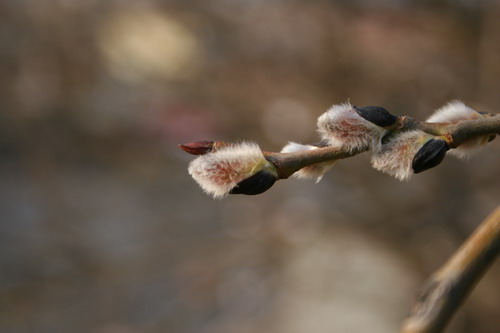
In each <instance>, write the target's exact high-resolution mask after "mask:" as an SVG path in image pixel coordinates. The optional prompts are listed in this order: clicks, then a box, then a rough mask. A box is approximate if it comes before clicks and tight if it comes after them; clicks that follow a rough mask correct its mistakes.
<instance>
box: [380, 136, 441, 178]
mask: <svg viewBox="0 0 500 333" xmlns="http://www.w3.org/2000/svg"><path fill="white" fill-rule="evenodd" d="M432 138H433V136H432V135H429V134H427V133H425V132H422V131H418V130H417V131H409V132H403V133H401V134H397V135H396V136H394V137H393V138H390V139H389V140H388V142H386V143H384V144H382V145H381V146H380V147H379V148H378V149H376V150H374V152H373V155H372V166H373V167H374V168H375V169H377V170H379V171H382V172H385V173H387V174H389V175H391V176H394V177H396V178H397V179H399V180H409V179H410V178H411V176H412V175H413V169H412V162H413V158H414V156H415V154H416V153H417V152H418V150H419V149H420V148H421V147H422V146H423V145H424V144H425V143H426V142H427V141H429V140H430V139H432Z"/></svg>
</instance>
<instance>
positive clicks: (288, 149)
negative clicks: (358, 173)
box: [281, 142, 337, 183]
mask: <svg viewBox="0 0 500 333" xmlns="http://www.w3.org/2000/svg"><path fill="white" fill-rule="evenodd" d="M314 149H318V147H316V146H313V145H304V144H300V143H296V142H288V144H287V145H286V146H284V147H283V149H281V152H282V153H294V152H299V151H309V150H314ZM335 163H337V160H333V161H328V162H320V163H316V164H313V165H309V166H306V167H304V168H302V169H300V170H299V171H297V172H295V173H294V174H293V175H292V177H295V178H300V179H313V180H315V181H316V183H318V182H319V181H320V180H321V178H323V175H324V174H325V173H326V172H327V171H328V170H330V169H331V168H332V167H333V165H334V164H335Z"/></svg>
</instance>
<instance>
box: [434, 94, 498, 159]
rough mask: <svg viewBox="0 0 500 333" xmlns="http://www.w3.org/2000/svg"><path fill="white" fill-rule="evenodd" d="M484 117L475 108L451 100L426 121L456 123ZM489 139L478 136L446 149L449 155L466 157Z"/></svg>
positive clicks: (479, 148)
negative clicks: (453, 147)
mask: <svg viewBox="0 0 500 333" xmlns="http://www.w3.org/2000/svg"><path fill="white" fill-rule="evenodd" d="M482 117H484V116H483V115H482V114H480V113H479V112H477V111H476V110H474V109H472V108H470V107H468V106H466V105H465V104H464V103H462V102H460V101H451V102H449V103H448V104H446V105H445V106H443V107H442V108H440V109H438V110H436V111H435V112H434V114H432V116H430V117H429V118H428V119H427V120H426V121H427V122H429V123H452V124H453V123H458V122H461V121H464V120H473V119H479V118H482ZM488 141H489V136H488V135H486V136H480V137H477V138H473V139H469V140H466V141H465V142H463V143H462V144H461V145H460V146H459V147H457V148H455V149H451V150H449V151H448V153H449V154H450V155H453V156H455V157H458V158H461V159H467V158H469V157H470V156H472V155H473V154H474V153H476V152H478V151H479V150H481V148H482V147H484V146H485V145H486V144H487V143H488Z"/></svg>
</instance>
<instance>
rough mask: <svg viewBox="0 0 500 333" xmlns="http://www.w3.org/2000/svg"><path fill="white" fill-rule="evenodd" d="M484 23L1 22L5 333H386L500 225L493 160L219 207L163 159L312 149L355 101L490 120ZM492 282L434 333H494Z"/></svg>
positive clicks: (280, 11) (496, 56)
mask: <svg viewBox="0 0 500 333" xmlns="http://www.w3.org/2000/svg"><path fill="white" fill-rule="evenodd" d="M499 15H500V7H499V6H498V5H496V4H495V2H494V1H479V2H476V1H466V0H462V1H458V0H456V1H451V0H450V1H416V0H415V1H395V0H393V1H390V0H387V1H379V2H376V1H367V0H366V1H361V0H358V1H278V0H274V1H270V0H269V1H262V0H211V1H205V0H197V1H194V0H193V1H185V0H178V1H159V0H158V1H97V0H93V1H92V0H87V1H77V0H59V1H55V0H54V1H49V0H47V1H36V0H32V1H27V0H24V1H23V0H5V1H2V2H0V98H1V113H0V331H1V332H6V333H25V332H26V333H27V332H47V333H49V332H50V333H58V332H74V333H79V332H95V333H139V332H141V333H142V332H144V333H153V332H196V333H198V332H202V333H212V332H213V333H233V332H234V333H240V332H242V333H246V332H271V333H295V332H297V333H299V332H300V333H303V332H315V333H322V332H354V333H356V332H374V333H378V332H380V333H382V332H384V333H385V332H396V331H397V330H398V327H399V324H400V322H401V320H402V319H403V317H404V315H405V313H406V311H407V309H408V306H409V304H410V303H411V300H412V298H413V297H414V295H415V293H416V291H417V289H418V287H419V286H420V284H421V283H422V281H423V279H424V278H425V277H426V276H427V275H428V274H430V273H431V272H432V271H433V270H434V269H436V268H437V267H438V266H439V265H441V264H442V263H443V261H444V260H446V258H447V257H448V256H449V255H450V254H451V253H452V252H453V251H454V250H455V249H456V247H457V246H458V245H459V244H460V243H461V242H462V241H463V239H464V238H465V237H466V236H467V235H468V234H469V233H470V232H471V231H472V230H473V229H474V227H475V226H476V225H477V224H478V223H479V222H480V221H481V220H482V219H483V218H484V217H486V216H487V215H488V213H489V212H490V211H491V210H492V209H493V208H494V207H496V206H497V205H498V204H499V203H500V186H499V185H500V177H499V176H500V172H499V170H500V168H499V166H500V140H498V139H497V140H496V141H494V142H493V143H491V144H490V146H489V147H488V148H487V149H485V150H484V151H483V152H481V153H479V154H478V155H477V156H475V157H474V158H472V159H471V160H469V161H466V162H464V161H460V160H456V159H453V158H451V157H450V158H447V159H446V160H445V161H444V163H443V164H442V165H441V166H439V167H438V168H436V169H432V170H430V171H428V172H426V173H424V174H421V175H417V176H415V177H413V179H412V181H411V182H408V183H401V182H398V181H397V180H395V179H393V178H390V177H389V176H386V175H384V174H381V173H378V172H376V171H374V170H373V169H372V168H371V167H370V165H369V154H363V155H360V156H357V157H355V158H351V159H348V160H345V161H343V162H341V163H339V164H338V166H336V167H335V169H334V170H332V171H331V172H330V173H329V174H328V175H326V176H325V177H324V179H323V180H322V181H321V182H320V183H319V184H314V183H313V182H306V181H298V180H287V181H280V182H278V183H277V184H276V185H275V186H274V187H273V188H272V189H271V190H269V191H268V192H266V193H264V194H262V195H260V196H256V197H246V196H231V197H228V198H226V199H224V200H222V201H215V200H212V199H211V198H209V197H208V196H206V195H205V194H204V193H203V192H202V191H201V190H200V188H199V187H198V186H197V185H196V184H195V182H194V181H193V180H192V179H191V178H190V177H189V175H188V174H187V171H186V168H187V165H188V163H189V161H190V160H191V159H192V157H191V156H189V155H187V154H184V153H183V152H181V151H180V150H179V149H178V148H177V144H178V143H184V142H190V141H197V140H204V139H222V140H229V141H236V140H240V139H247V140H255V141H257V142H258V143H259V144H260V145H261V147H262V148H263V149H266V150H279V149H280V148H281V147H282V145H284V144H285V143H286V142H287V141H288V140H294V141H299V142H308V141H315V140H316V134H315V121H316V118H317V117H318V116H319V115H320V114H321V113H323V112H324V111H325V110H326V109H327V108H328V107H329V106H330V105H332V104H338V103H342V102H346V101H348V100H350V101H351V102H352V103H355V104H358V105H382V106H384V107H386V108H387V109H388V110H390V111H391V112H393V113H395V114H400V115H402V114H406V115H410V116H413V117H415V118H419V119H424V118H425V117H426V116H427V115H429V114H430V113H431V112H432V111H433V110H434V109H436V108H438V107H440V106H442V105H443V104H445V103H446V102H447V101H449V100H452V99H461V100H462V101H464V102H465V103H466V104H468V105H470V106H472V107H474V108H476V109H478V110H480V111H490V112H498V111H500V94H499V89H500V20H498V17H499ZM499 281H500V266H499V263H498V262H497V263H496V264H495V265H494V266H493V267H492V268H491V270H490V271H489V272H488V274H487V275H486V276H485V278H484V279H483V280H482V281H481V283H480V284H479V285H478V287H477V288H476V289H475V291H474V293H473V294H472V295H471V297H470V299H469V300H468V302H467V304H466V305H465V306H464V308H463V310H461V311H460V312H459V313H458V315H457V318H456V320H455V321H454V322H453V324H452V326H451V327H450V329H449V331H448V332H457V333H461V332H475V333H497V332H499V330H500V324H499V319H498V318H499V316H500V283H499Z"/></svg>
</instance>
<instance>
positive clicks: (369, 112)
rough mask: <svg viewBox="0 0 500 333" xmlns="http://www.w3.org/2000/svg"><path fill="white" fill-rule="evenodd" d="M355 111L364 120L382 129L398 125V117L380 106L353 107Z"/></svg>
mask: <svg viewBox="0 0 500 333" xmlns="http://www.w3.org/2000/svg"><path fill="white" fill-rule="evenodd" d="M353 108H354V111H356V113H357V114H359V115H360V116H361V117H363V118H364V119H366V120H368V121H369V122H371V123H374V124H375V125H377V126H380V127H389V126H392V125H394V124H395V123H396V121H397V120H398V117H396V116H394V115H392V114H390V113H389V111H387V110H386V109H384V108H383V107H380V106H364V107H361V106H356V105H354V106H353Z"/></svg>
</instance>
